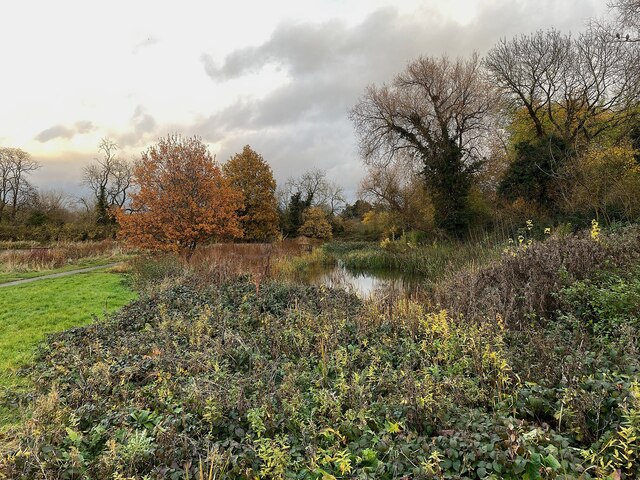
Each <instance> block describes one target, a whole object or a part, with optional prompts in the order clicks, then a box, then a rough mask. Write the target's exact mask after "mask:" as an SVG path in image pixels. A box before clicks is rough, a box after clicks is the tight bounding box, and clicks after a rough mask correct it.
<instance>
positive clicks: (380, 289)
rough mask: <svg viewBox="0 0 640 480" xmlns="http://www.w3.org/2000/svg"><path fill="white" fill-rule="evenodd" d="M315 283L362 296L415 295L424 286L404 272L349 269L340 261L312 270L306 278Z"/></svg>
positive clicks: (418, 279) (416, 278)
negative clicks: (332, 265)
mask: <svg viewBox="0 0 640 480" xmlns="http://www.w3.org/2000/svg"><path fill="white" fill-rule="evenodd" d="M305 280H306V281H307V282H308V283H311V284H313V285H326V286H327V287H330V288H344V289H346V290H349V291H352V292H353V293H355V294H356V295H358V296H359V297H361V298H367V297H371V296H373V295H375V296H381V295H384V296H393V297H396V296H415V295H417V294H418V293H419V292H420V290H421V287H422V282H421V281H420V278H418V277H415V276H410V275H406V274H404V273H402V272H389V271H385V272H370V271H367V272H364V271H353V270H349V269H348V268H346V267H345V266H344V264H343V263H342V262H340V261H338V263H337V265H335V266H334V267H328V268H326V269H321V270H316V271H313V272H310V273H309V275H308V276H307V277H306V278H305Z"/></svg>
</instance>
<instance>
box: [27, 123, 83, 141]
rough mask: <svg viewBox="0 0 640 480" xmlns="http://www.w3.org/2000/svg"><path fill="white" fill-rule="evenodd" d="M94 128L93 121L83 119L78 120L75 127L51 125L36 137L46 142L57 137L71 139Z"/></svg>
mask: <svg viewBox="0 0 640 480" xmlns="http://www.w3.org/2000/svg"><path fill="white" fill-rule="evenodd" d="M93 130H95V127H94V125H93V123H91V122H90V121H88V120H81V121H79V122H76V124H75V125H74V126H73V127H67V126H64V125H54V126H53V127H49V128H47V129H46V130H43V131H41V132H40V133H39V134H38V135H36V137H35V139H36V140H37V141H39V142H40V143H45V142H48V141H49V140H53V139H55V138H64V139H70V138H73V137H74V136H76V135H78V134H80V135H82V134H85V133H89V132H91V131H93Z"/></svg>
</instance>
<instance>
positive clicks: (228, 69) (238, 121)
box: [185, 0, 599, 192]
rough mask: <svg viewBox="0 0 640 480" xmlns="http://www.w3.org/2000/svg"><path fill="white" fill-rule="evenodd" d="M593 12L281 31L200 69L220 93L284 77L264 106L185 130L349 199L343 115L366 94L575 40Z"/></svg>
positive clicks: (505, 10) (503, 8)
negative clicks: (568, 35)
mask: <svg viewBox="0 0 640 480" xmlns="http://www.w3.org/2000/svg"><path fill="white" fill-rule="evenodd" d="M560 3H562V4H561V5H560ZM597 8H599V7H598V6H597V2H595V1H593V2H584V1H582V0H572V1H568V2H555V1H553V0H542V1H540V2H512V1H507V0H492V1H491V0H487V1H485V2H483V3H480V4H479V6H478V10H477V12H478V13H477V15H476V16H475V18H473V19H471V21H470V22H469V23H468V24H465V25H464V26H462V25H461V24H458V23H455V22H454V21H452V20H447V19H445V18H443V17H442V15H441V14H439V13H437V12H436V11H435V10H433V9H429V8H423V9H421V10H418V11H417V12H415V13H414V14H412V15H408V14H401V13H399V11H398V10H397V9H395V8H393V7H386V8H382V9H379V10H377V11H375V12H373V13H371V14H370V15H368V16H367V17H365V18H364V19H363V21H362V22H361V23H359V24H356V25H349V24H347V23H346V22H343V21H339V20H331V21H326V22H322V23H285V24H281V25H279V26H278V27H277V28H276V29H275V30H274V31H273V32H272V34H271V36H270V37H269V38H268V39H267V40H266V41H265V42H264V43H262V44H260V45H256V46H252V47H248V48H241V49H238V50H235V51H232V52H230V53H229V54H228V55H227V56H226V57H225V58H224V59H223V60H222V61H221V62H216V61H215V60H214V58H213V57H212V56H211V55H209V54H207V53H204V54H202V56H201V57H200V60H201V63H202V65H203V68H204V71H205V73H206V74H207V75H208V76H209V78H210V79H211V80H212V82H214V83H216V84H218V83H222V82H234V81H236V80H240V79H241V78H242V77H246V76H250V75H253V76H255V78H256V81H259V78H260V77H259V75H260V73H261V72H262V71H263V70H264V69H266V68H276V69H280V70H281V71H283V72H285V73H286V77H287V82H286V84H284V85H282V86H280V87H278V88H275V89H274V90H272V91H271V92H270V93H268V94H267V95H266V96H264V97H262V98H253V97H247V96H245V97H242V98H239V99H237V100H236V101H235V102H234V103H233V104H231V105H230V106H228V107H226V108H225V109H222V110H220V111H217V112H213V113H212V114H211V115H209V116H207V117H205V118H203V119H202V120H200V121H199V122H197V123H196V124H194V125H192V126H190V128H189V129H185V130H187V131H195V132H196V133H197V134H198V135H201V136H202V137H203V138H205V139H207V140H208V141H211V142H216V143H218V144H220V145H222V148H221V151H220V152H219V157H220V158H223V159H225V158H228V157H227V155H231V154H233V153H234V151H237V150H238V149H241V148H242V145H245V144H246V143H250V144H251V145H252V146H253V147H254V148H256V149H258V151H260V152H261V153H262V154H263V155H264V156H265V158H266V159H267V160H268V161H270V163H271V164H272V166H273V168H274V172H276V175H278V172H279V171H282V172H302V171H303V170H305V169H307V168H311V167H320V168H325V169H327V170H328V174H329V176H330V177H333V178H334V179H336V180H338V181H340V182H341V183H343V185H344V186H345V188H346V189H347V190H349V191H352V192H353V191H355V190H356V188H357V184H358V182H359V179H360V177H361V176H362V173H363V169H362V167H361V166H360V162H359V160H358V158H357V153H356V148H355V136H354V132H353V128H352V126H351V125H350V123H349V121H348V119H347V113H348V111H349V109H350V108H352V107H353V105H355V104H356V103H357V101H358V98H359V97H360V96H361V95H362V93H363V91H364V89H365V88H366V86H367V85H368V84H371V83H376V84H380V83H383V82H388V81H390V80H392V79H393V77H394V76H395V75H396V74H397V73H398V72H400V71H401V70H402V69H403V68H404V67H405V66H406V64H407V63H408V62H409V61H410V60H412V59H414V58H416V57H418V56H420V55H428V56H440V55H443V54H447V55H449V56H451V57H456V56H466V55H469V54H470V53H471V52H473V51H478V52H479V53H480V54H483V53H484V52H486V51H487V50H488V49H490V48H491V47H492V46H493V45H494V44H495V43H496V42H497V41H498V40H499V39H500V38H501V37H510V36H513V35H517V34H520V33H530V32H531V31H534V30H536V29H540V28H549V27H550V26H552V25H553V26H555V27H556V28H559V29H561V30H565V31H566V30H573V31H578V30H581V29H582V28H583V26H584V24H585V23H586V21H587V19H588V17H589V16H593V15H595V14H596V13H597V12H598V10H597ZM575 12H580V16H579V15H576V13H575ZM558 19H563V20H562V21H561V22H560V23H558V22H557V20H558ZM254 143H255V145H254ZM261 149H262V150H261ZM332 172H333V175H332ZM289 174H290V173H289Z"/></svg>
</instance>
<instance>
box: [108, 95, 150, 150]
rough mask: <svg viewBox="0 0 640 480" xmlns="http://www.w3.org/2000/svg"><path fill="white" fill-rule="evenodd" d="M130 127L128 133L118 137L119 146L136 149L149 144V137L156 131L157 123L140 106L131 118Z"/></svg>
mask: <svg viewBox="0 0 640 480" xmlns="http://www.w3.org/2000/svg"><path fill="white" fill-rule="evenodd" d="M130 125H131V127H130V129H129V131H128V132H127V133H124V134H122V135H118V136H117V141H118V144H119V145H120V146H122V147H135V146H140V145H144V144H145V143H147V142H146V141H147V140H148V138H149V136H150V135H151V134H153V133H154V132H155V130H156V127H157V122H156V120H155V119H154V118H153V117H152V116H151V115H149V114H148V113H146V111H145V109H144V107H142V106H141V105H138V106H137V107H136V109H135V111H134V113H133V116H132V117H131V121H130Z"/></svg>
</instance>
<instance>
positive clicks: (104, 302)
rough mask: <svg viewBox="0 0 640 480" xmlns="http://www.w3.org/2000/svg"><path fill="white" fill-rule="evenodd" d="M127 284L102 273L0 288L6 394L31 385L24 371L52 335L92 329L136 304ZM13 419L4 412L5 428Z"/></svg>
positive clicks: (0, 384) (0, 367)
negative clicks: (79, 328) (108, 315)
mask: <svg viewBox="0 0 640 480" xmlns="http://www.w3.org/2000/svg"><path fill="white" fill-rule="evenodd" d="M123 280H124V278H123V276H122V275H116V274H113V273H106V272H103V271H97V272H90V273H83V274H77V275H72V276H69V277H62V278H55V279H49V280H40V281H38V282H34V283H29V284H25V285H16V286H12V287H4V288H2V289H0V390H2V389H5V388H6V389H8V390H11V389H12V388H19V387H21V386H24V385H25V384H26V380H25V379H24V378H22V377H21V376H20V375H19V373H18V369H19V368H20V367H21V366H23V365H25V364H26V363H27V362H29V360H30V359H31V358H32V356H33V353H34V351H35V349H36V347H37V345H38V344H39V343H40V342H41V341H42V340H44V339H45V337H46V335H47V334H50V333H54V332H59V331H62V330H66V329H68V328H72V327H77V326H80V325H86V324H88V323H90V322H91V321H92V318H93V316H100V317H102V316H104V314H105V313H107V312H113V311H114V310H117V309H118V308H120V307H122V306H123V305H125V304H126V303H128V302H130V301H131V300H132V299H134V298H135V296H136V295H135V293H134V292H132V291H131V290H130V289H129V287H127V285H126V284H125V282H124V281H123ZM12 416H15V412H8V411H7V410H5V411H4V412H3V411H2V409H1V408H0V425H2V424H4V423H7V421H10V420H11V417H12ZM3 417H4V418H3Z"/></svg>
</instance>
